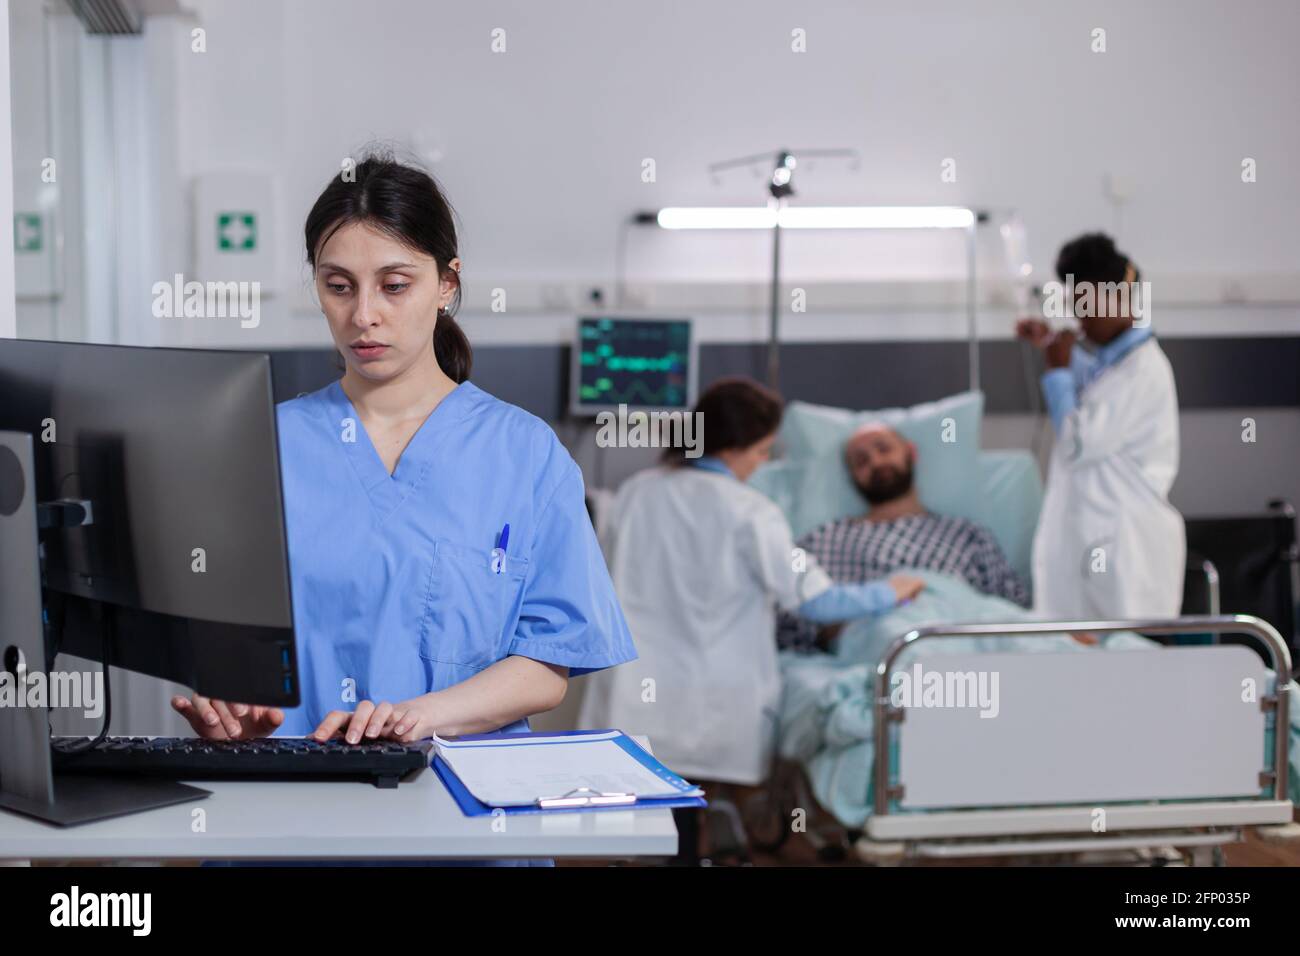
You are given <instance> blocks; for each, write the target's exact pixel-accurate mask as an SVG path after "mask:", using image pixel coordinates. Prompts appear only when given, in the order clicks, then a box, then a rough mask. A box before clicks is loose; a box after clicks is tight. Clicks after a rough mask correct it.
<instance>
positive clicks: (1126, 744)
mask: <svg viewBox="0 0 1300 956" xmlns="http://www.w3.org/2000/svg"><path fill="white" fill-rule="evenodd" d="M1119 631H1136V632H1139V633H1143V634H1184V633H1201V634H1206V633H1208V634H1224V633H1242V634H1248V635H1251V636H1253V637H1255V638H1257V639H1258V640H1259V641H1261V642H1262V643H1263V645H1264V646H1265V647H1266V648H1267V649H1268V652H1269V655H1270V658H1271V660H1270V661H1269V664H1270V665H1271V666H1270V668H1269V670H1266V669H1265V666H1264V662H1263V660H1262V659H1261V658H1260V657H1259V656H1258V655H1256V654H1255V653H1254V652H1253V651H1251V650H1250V649H1248V648H1245V647H1240V646H1231V645H1222V646H1211V645H1201V646H1193V647H1158V648H1154V649H1152V650H1150V651H1135V652H1127V653H1113V654H1086V655H1064V654H1006V655H997V654H980V655H969V654H967V655H953V656H947V655H936V656H932V657H927V658H926V659H925V665H926V668H927V669H931V670H936V671H942V672H950V673H951V672H955V673H962V672H967V671H973V670H976V669H983V670H986V671H987V670H990V669H993V670H997V671H999V672H1000V673H1001V676H1002V679H1001V683H1000V686H1001V688H1003V693H1002V694H1001V701H1000V711H999V713H998V718H997V719H995V720H982V719H981V718H980V717H979V715H978V713H975V712H973V711H972V710H969V709H967V710H961V709H953V708H948V709H945V708H932V709H926V708H921V709H917V708H915V707H912V708H903V707H896V706H894V705H893V703H892V702H891V699H890V694H889V691H888V688H889V687H890V686H891V683H890V682H891V677H892V675H893V674H894V673H895V671H896V669H897V666H898V663H897V662H898V659H899V657H900V655H902V654H903V653H904V652H905V651H906V650H907V649H908V648H909V647H912V646H914V645H915V644H917V643H918V642H921V641H941V640H944V639H948V638H959V637H975V636H982V637H1002V636H1008V637H1009V636H1021V637H1024V636H1031V635H1049V634H1059V633H1061V632H1088V633H1093V634H1105V633H1113V632H1119ZM1270 670H1271V673H1269V671H1270ZM1290 672H1291V660H1290V654H1289V652H1288V649H1287V646H1286V643H1285V642H1284V641H1283V640H1282V639H1281V637H1280V636H1279V635H1278V633H1277V631H1276V630H1275V629H1274V628H1273V627H1272V626H1271V625H1269V624H1268V623H1267V622H1265V621H1262V620H1260V619H1258V618H1253V617H1248V616H1244V615H1238V616H1216V617H1209V616H1206V617H1188V618H1178V619H1173V620H1146V621H1104V622H1101V621H1071V622H1041V623H1038V622H1033V623H1027V622H1020V623H1006V624H987V623H985V624H971V625H939V626H935V627H927V628H921V629H917V630H913V631H911V632H910V633H908V634H906V635H903V636H902V637H900V638H899V639H898V641H896V642H895V644H894V645H893V647H891V648H890V649H889V651H888V652H887V654H886V655H885V656H884V658H883V659H882V660H881V661H880V663H879V665H878V667H877V672H876V685H875V706H874V736H875V747H874V752H875V754H876V760H875V765H874V768H873V773H874V807H873V811H874V812H873V813H872V815H871V817H870V818H869V819H868V821H867V825H866V831H865V834H864V836H863V838H862V839H861V840H860V841H859V842H858V845H857V849H858V851H859V853H860V854H861V855H862V856H863V857H864V858H867V859H870V860H876V861H890V860H897V859H900V858H904V857H929V858H957V857H970V856H980V857H987V856H1007V855H1041V854H1078V853H1093V854H1095V853H1098V852H1114V851H1121V850H1123V851H1147V852H1150V851H1156V850H1158V849H1160V848H1163V847H1173V848H1176V849H1179V850H1185V851H1189V852H1190V856H1191V858H1192V859H1193V860H1194V861H1195V862H1206V861H1208V860H1211V859H1214V858H1215V857H1214V853H1213V851H1214V849H1215V848H1219V847H1222V846H1223V845H1225V844H1227V843H1232V842H1237V841H1240V840H1241V839H1242V838H1243V831H1244V830H1245V828H1247V827H1254V826H1264V825H1274V826H1287V825H1289V824H1291V820H1292V803H1291V800H1290V799H1289V796H1288V792H1289V791H1288V782H1289V781H1288V776H1289V756H1290V753H1289V740H1290V734H1289V733H1288V729H1289V726H1290V721H1289V710H1290V704H1291V697H1292V691H1291V685H1290V682H1289V681H1288V680H1287V679H1286V675H1289V674H1290ZM1273 674H1281V675H1283V685H1282V687H1281V688H1280V689H1277V688H1274V687H1273V683H1274V682H1273V678H1272V675H1273ZM1099 688H1105V694H1104V695H1102V694H1099V693H1098V689H1099Z"/></svg>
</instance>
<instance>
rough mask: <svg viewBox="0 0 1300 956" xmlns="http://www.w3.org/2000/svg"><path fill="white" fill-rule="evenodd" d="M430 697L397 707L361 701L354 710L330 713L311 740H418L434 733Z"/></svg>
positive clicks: (352, 742) (353, 742) (352, 741)
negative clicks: (337, 737)
mask: <svg viewBox="0 0 1300 956" xmlns="http://www.w3.org/2000/svg"><path fill="white" fill-rule="evenodd" d="M430 696H431V695H429V694H425V695H424V696H423V697H416V698H413V699H412V700H406V701H402V702H401V703H399V704H390V703H389V702H388V701H381V702H380V703H378V704H376V703H374V702H372V701H369V700H363V701H361V703H359V704H357V709H356V710H331V711H330V712H329V713H328V714H326V715H325V719H324V720H322V721H321V722H320V726H319V727H317V728H316V730H315V731H314V732H313V733H312V737H314V738H315V739H316V740H329V739H330V738H331V737H335V736H339V737H343V738H345V739H346V740H347V742H348V743H350V744H355V743H360V742H361V741H362V739H363V738H364V739H368V740H375V739H378V738H380V737H383V738H386V739H389V740H400V741H403V742H404V743H410V742H412V741H415V740H420V739H421V738H423V737H428V736H429V735H430V734H432V733H433V731H434V726H433V716H432V714H430V713H429V700H428V698H429V697H430Z"/></svg>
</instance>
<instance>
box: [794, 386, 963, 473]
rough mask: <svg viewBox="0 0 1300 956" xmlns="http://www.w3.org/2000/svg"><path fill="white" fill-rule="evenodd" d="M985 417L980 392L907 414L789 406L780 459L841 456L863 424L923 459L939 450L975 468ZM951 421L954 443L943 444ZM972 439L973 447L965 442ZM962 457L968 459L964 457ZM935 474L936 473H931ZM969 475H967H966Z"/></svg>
mask: <svg viewBox="0 0 1300 956" xmlns="http://www.w3.org/2000/svg"><path fill="white" fill-rule="evenodd" d="M983 415H984V394H983V393H982V392H961V393H959V394H957V395H953V396H951V397H949V398H941V399H939V400H938V401H937V402H923V403H922V404H920V405H913V406H912V407H911V408H881V409H877V410H875V411H871V410H868V411H861V412H855V411H852V410H850V409H847V408H832V407H830V406H829V405H813V404H810V403H809V402H791V403H790V404H788V405H787V406H786V407H785V415H784V416H783V418H782V421H781V447H782V448H783V449H784V454H783V457H784V458H786V459H790V460H801V459H805V458H814V457H816V456H818V455H821V454H823V453H825V452H827V451H835V450H838V451H840V452H842V451H843V448H844V442H845V441H846V440H847V439H848V437H849V436H850V435H851V434H853V432H854V431H855V430H856V429H857V428H858V427H859V426H860V425H865V424H866V423H867V422H884V423H885V424H886V425H889V426H890V427H891V428H894V429H895V430H896V431H898V432H899V433H900V434H902V435H904V436H905V437H906V438H907V439H908V440H909V441H913V442H915V443H916V447H917V450H918V451H920V452H921V453H922V456H923V457H924V458H927V459H928V460H930V461H934V460H936V458H935V456H934V455H929V456H927V455H925V452H926V451H927V450H932V449H937V450H938V451H940V452H943V453H945V454H951V453H955V454H958V455H962V457H961V460H962V461H963V462H966V463H968V464H970V465H972V466H973V465H974V463H975V458H974V453H975V451H976V450H977V449H978V447H979V440H980V420H981V418H982V417H983ZM945 418H951V419H952V420H953V422H954V424H955V426H956V437H957V441H956V442H950V443H946V444H945V443H944V442H943V441H942V437H943V436H942V431H941V429H942V427H943V420H944V419H945ZM972 435H973V436H974V442H973V443H972V442H970V441H968V440H967V439H968V438H969V437H970V436H972ZM964 453H969V456H966V455H965V454H964ZM931 470H937V469H931ZM965 473H966V474H968V475H969V474H971V473H972V472H971V471H967V472H965Z"/></svg>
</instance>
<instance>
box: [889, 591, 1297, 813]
mask: <svg viewBox="0 0 1300 956" xmlns="http://www.w3.org/2000/svg"><path fill="white" fill-rule="evenodd" d="M1119 631H1137V632H1145V633H1148V634H1184V633H1188V634H1197V633H1199V634H1204V633H1210V634H1251V635H1254V636H1255V637H1258V638H1259V639H1260V640H1261V641H1262V642H1263V643H1264V645H1265V646H1266V647H1267V648H1268V651H1269V656H1270V657H1271V658H1272V665H1273V673H1274V675H1275V679H1274V688H1273V694H1272V695H1271V696H1270V697H1265V698H1264V699H1263V701H1262V703H1263V704H1264V705H1265V706H1266V707H1270V708H1272V710H1273V712H1274V714H1275V721H1274V733H1273V740H1274V750H1273V795H1274V798H1275V799H1277V800H1286V799H1287V776H1288V772H1289V767H1288V763H1287V758H1288V742H1289V736H1290V734H1289V727H1290V724H1289V716H1288V704H1289V700H1288V695H1287V694H1286V689H1287V687H1288V686H1289V685H1290V683H1291V653H1290V651H1289V650H1288V648H1287V645H1286V642H1285V641H1284V640H1282V637H1281V635H1280V634H1278V632H1277V630H1276V629H1275V628H1274V627H1273V626H1272V625H1271V624H1269V623H1268V622H1267V621H1264V620H1262V619H1260V618H1257V617H1252V616H1251V615H1248V614H1228V615H1195V616H1190V617H1179V618H1173V619H1152V620H1141V619H1139V620H1130V621H1017V622H1015V623H1006V624H938V625H933V626H929V627H920V628H916V629H914V630H912V631H909V632H908V633H907V634H904V635H903V636H902V637H900V638H899V639H898V640H896V641H894V643H893V644H891V645H890V646H889V650H888V651H886V652H885V656H884V657H883V658H881V661H880V663H879V665H877V667H876V700H875V708H874V714H873V719H874V726H873V727H872V732H873V734H874V737H875V761H876V765H875V801H874V803H875V806H874V813H875V814H876V816H887V815H888V814H889V800H890V779H889V776H890V774H889V768H890V764H891V763H892V759H891V758H892V742H891V739H890V733H889V729H890V726H891V725H892V724H893V723H895V722H896V720H897V719H898V718H899V717H901V715H902V713H903V712H904V710H905V708H901V707H894V706H893V704H892V703H891V701H890V692H889V678H890V674H891V673H892V670H893V666H894V662H895V661H896V660H897V659H898V656H899V655H900V654H902V653H903V652H904V651H905V650H907V649H908V648H909V647H911V646H912V645H913V644H915V643H917V642H918V641H923V640H930V639H934V638H952V637H1035V636H1039V637H1047V636H1051V635H1058V634H1070V633H1076V632H1089V633H1094V634H1096V633H1102V634H1106V633H1112V634H1113V633H1116V632H1119Z"/></svg>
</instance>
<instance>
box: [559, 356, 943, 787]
mask: <svg viewBox="0 0 1300 956" xmlns="http://www.w3.org/2000/svg"><path fill="white" fill-rule="evenodd" d="M696 412H697V413H698V414H700V415H702V416H703V420H702V424H703V430H704V441H703V448H702V452H703V454H702V456H701V457H699V458H696V459H690V458H687V457H685V456H684V454H683V452H682V451H681V450H679V449H670V450H669V455H668V456H665V457H666V459H667V463H666V464H665V465H663V466H661V467H656V468H651V469H647V470H645V471H643V472H640V473H639V474H637V475H634V476H633V477H632V478H630V479H628V480H627V481H626V482H624V484H623V485H622V487H620V488H619V491H618V494H617V496H616V497H615V500H614V503H613V506H612V507H611V508H610V513H611V515H612V517H611V518H610V519H609V522H608V524H607V526H606V527H605V528H604V529H602V535H601V540H602V544H603V546H604V550H605V556H606V559H607V560H608V562H609V569H610V573H611V575H612V577H613V580H614V588H615V591H616V592H617V594H618V597H619V602H620V603H621V605H622V607H623V613H624V615H625V616H626V618H627V621H628V624H629V626H630V628H631V631H632V637H633V640H634V642H635V643H636V648H637V653H638V655H639V656H638V659H637V660H636V661H633V662H630V663H627V664H624V665H622V666H620V667H616V668H613V669H612V670H610V671H606V672H603V673H599V674H593V675H591V676H590V677H589V678H586V689H585V696H584V698H583V702H582V708H581V712H580V718H579V719H580V724H581V726H583V727H592V728H596V727H599V728H605V727H614V728H618V729H621V730H624V731H626V732H628V733H642V734H648V735H649V737H650V741H651V745H652V746H653V747H654V750H655V755H656V756H657V757H659V758H660V759H661V760H663V762H664V763H665V764H666V765H667V766H669V767H671V768H672V769H673V770H675V771H676V772H678V773H680V774H682V775H683V776H685V777H686V778H687V779H693V780H702V781H715V782H721V783H736V784H756V783H759V782H760V781H762V780H763V779H764V778H765V777H766V776H767V769H768V761H769V757H770V751H771V746H772V744H773V741H774V735H775V718H776V711H777V706H778V704H779V700H780V694H781V682H780V676H779V674H778V671H777V651H776V643H775V633H776V609H777V608H778V607H780V608H782V609H784V610H789V611H795V612H797V613H799V614H800V616H803V617H805V618H808V619H810V620H814V621H818V622H824V623H829V622H832V621H840V620H847V619H850V618H854V617H859V616H863V615H867V614H876V613H881V612H883V611H885V610H888V609H889V608H892V607H894V606H895V605H896V604H897V603H899V602H900V601H905V600H909V599H910V598H911V597H913V596H915V594H916V593H918V592H919V591H920V590H921V588H922V587H923V583H922V582H921V581H920V579H918V578H913V577H909V576H904V575H898V576H895V577H893V578H890V579H889V580H888V581H875V582H870V583H868V584H845V585H833V584H832V582H831V580H830V578H829V577H828V576H827V574H826V572H825V571H824V570H823V569H822V568H821V567H820V566H818V565H817V563H816V562H815V561H814V560H812V559H811V558H806V559H804V558H802V557H800V556H799V555H797V554H796V552H795V546H794V541H793V535H792V533H791V530H790V525H789V523H788V522H787V521H786V519H785V515H784V514H783V513H782V512H781V510H780V508H778V507H777V505H776V504H775V503H773V502H772V501H771V500H770V499H769V498H767V497H766V496H765V495H763V494H762V493H761V492H759V491H757V490H755V489H754V488H751V487H749V486H748V485H746V484H745V483H744V482H745V479H747V478H748V477H749V476H750V475H751V474H752V473H753V471H754V470H755V469H756V468H757V467H758V466H759V465H760V464H761V463H762V462H763V461H765V460H766V459H767V458H768V456H769V453H770V451H771V447H772V444H773V441H774V439H775V437H776V430H777V427H778V425H779V424H780V421H781V399H780V397H779V396H778V395H776V394H775V393H773V392H771V391H769V390H768V389H766V388H763V387H762V386H760V385H758V384H757V383H755V382H751V381H749V380H746V379H725V380H722V381H719V382H717V383H715V384H714V385H713V386H712V387H710V388H709V389H708V390H707V391H706V392H705V394H704V395H703V396H701V398H700V401H699V403H698V404H697V405H696Z"/></svg>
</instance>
